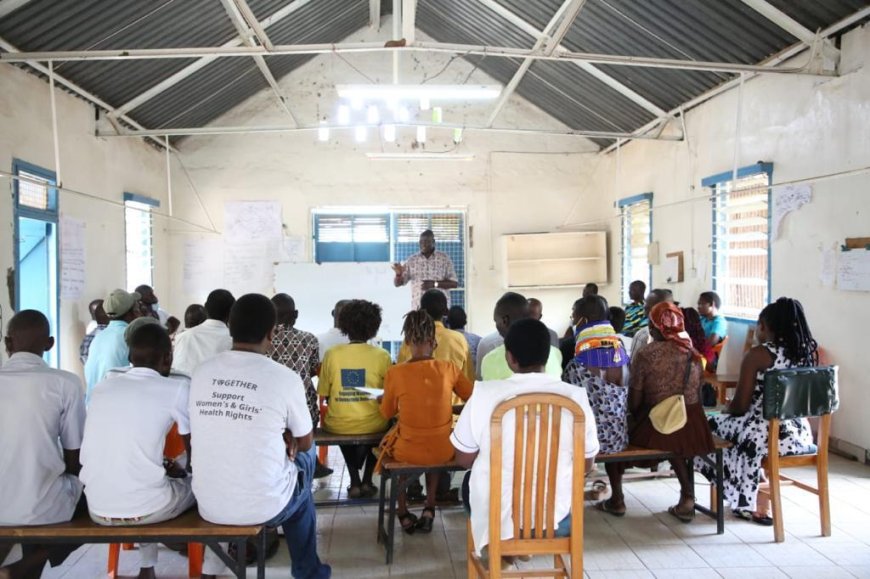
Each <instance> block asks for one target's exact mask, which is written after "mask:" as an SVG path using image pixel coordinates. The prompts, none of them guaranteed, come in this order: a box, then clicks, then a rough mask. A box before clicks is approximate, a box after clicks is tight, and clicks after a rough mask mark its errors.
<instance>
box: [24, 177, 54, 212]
mask: <svg viewBox="0 0 870 579" xmlns="http://www.w3.org/2000/svg"><path fill="white" fill-rule="evenodd" d="M17 173H18V176H19V177H24V179H27V180H26V181H25V180H24V179H20V180H19V181H18V205H19V206H25V207H30V208H32V209H40V210H42V211H53V210H54V209H55V208H54V207H52V204H51V195H50V194H49V186H50V185H51V184H52V183H51V182H50V181H49V180H48V179H46V178H44V177H42V176H40V175H36V174H34V173H31V172H29V171H25V170H23V169H19V170H18V171H17Z"/></svg>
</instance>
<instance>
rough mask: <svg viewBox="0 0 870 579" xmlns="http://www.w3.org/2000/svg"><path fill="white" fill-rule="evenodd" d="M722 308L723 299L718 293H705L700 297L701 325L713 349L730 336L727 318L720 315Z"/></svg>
mask: <svg viewBox="0 0 870 579" xmlns="http://www.w3.org/2000/svg"><path fill="white" fill-rule="evenodd" d="M721 307H722V299H721V298H720V297H719V294H717V293H716V292H703V293H702V294H701V295H700V296H698V313H699V314H701V325H702V326H703V327H704V335H705V336H706V337H707V343H708V344H709V345H710V347H711V348H712V347H714V346H715V345H717V344H718V343H719V342H721V341H722V340H724V339H725V337H726V336H727V335H728V322H726V321H725V316H720V315H719V308H721Z"/></svg>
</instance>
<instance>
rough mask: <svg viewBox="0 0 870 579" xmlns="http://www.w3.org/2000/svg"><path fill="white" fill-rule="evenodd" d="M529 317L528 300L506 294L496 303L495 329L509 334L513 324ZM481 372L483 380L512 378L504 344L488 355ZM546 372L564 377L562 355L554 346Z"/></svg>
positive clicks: (512, 294) (503, 334)
mask: <svg viewBox="0 0 870 579" xmlns="http://www.w3.org/2000/svg"><path fill="white" fill-rule="evenodd" d="M528 317H529V306H528V302H526V298H525V297H523V296H521V295H520V294H518V293H514V292H507V293H506V294H504V295H503V296H502V297H501V298H500V299H499V300H498V301H497V302H496V304H495V309H494V311H493V320H494V321H495V328H496V330H498V333H499V334H501V335H502V336H505V335H506V334H507V331H508V328H509V327H510V326H511V324H513V323H514V322H516V321H518V320H525V319H528ZM536 321H537V320H536ZM544 327H546V326H544ZM547 335H548V336H549V335H550V332H549V331H547ZM480 372H481V376H482V379H483V380H504V379H506V378H510V377H511V375H512V374H513V370H512V369H511V368H510V365H509V364H508V361H507V357H506V355H505V346H504V344H502V345H501V346H499V347H498V348H495V349H494V350H493V351H492V352H490V353H489V354H487V355H486V357H485V358H484V359H483V362H482V363H481V368H480ZM546 372H547V374H549V375H551V376H554V377H561V376H562V354H561V352H559V350H558V348H554V347H553V346H550V355H549V356H548V357H547V370H546Z"/></svg>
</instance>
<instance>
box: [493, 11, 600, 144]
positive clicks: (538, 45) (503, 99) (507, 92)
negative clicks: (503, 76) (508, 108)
mask: <svg viewBox="0 0 870 579" xmlns="http://www.w3.org/2000/svg"><path fill="white" fill-rule="evenodd" d="M585 3H586V0H564V2H562V5H561V6H560V7H559V9H558V10H556V13H555V14H553V17H552V18H550V21H549V22H548V23H547V25H546V26H545V27H544V30H543V31H542V32H541V33H540V36H538V37H537V40H535V45H534V46H533V47H532V52H535V53H537V52H541V51H542V50H544V51H545V52H546V53H547V54H552V53H553V51H552V50H549V49H548V48H545V47H547V46H552V48H554V49H555V47H556V46H558V45H559V43H560V42H561V41H562V38H564V36H565V34H566V33H567V32H568V27H564V26H562V25H564V23H565V21H568V22H569V25H570V24H571V23H573V22H574V18H576V17H577V13H578V12H580V9H581V8H583V5H584V4H585ZM569 18H570V20H569ZM560 22H561V24H560ZM557 26H558V30H559V32H558V33H557V34H556V36H554V37H551V36H550V35H551V34H552V33H553V31H554V30H556V28H557ZM556 37H558V39H557V38H556ZM550 41H555V43H554V44H551V45H550V44H548V42H550ZM533 62H534V60H532V59H531V58H527V59H525V60H524V61H523V62H522V64H520V67H519V68H518V69H517V71H516V72H515V73H514V75H513V77H512V78H511V79H510V82H508V83H507V84H506V85H505V87H504V89H503V90H502V91H501V95H499V98H498V101H497V102H496V103H495V106H494V107H493V109H492V112H491V113H490V114H489V118H488V119H487V121H486V126H487V127H491V126H493V124H495V120H496V118H498V115H499V114H501V111H502V109H504V107H505V105H506V104H507V102H508V100H509V99H510V98H511V96H512V95H513V93H514V91H515V90H516V89H517V87H518V86H519V85H520V82H522V80H523V77H525V76H526V73H527V72H528V71H529V68H531V66H532V63H533Z"/></svg>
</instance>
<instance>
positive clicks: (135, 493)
mask: <svg viewBox="0 0 870 579" xmlns="http://www.w3.org/2000/svg"><path fill="white" fill-rule="evenodd" d="M141 319H151V320H153V321H154V322H155V323H154V324H148V325H140V326H139V327H137V328H136V329H134V330H133V333H132V335H131V336H130V362H131V363H132V365H133V367H132V368H130V369H129V370H127V371H126V372H125V373H123V374H120V375H116V376H111V377H107V378H106V379H105V380H103V381H101V382H100V383H99V384H97V386H96V387H95V388H94V390H93V392H92V393H91V402H90V405H89V407H88V420H87V423H86V424H85V433H84V441H83V442H82V452H81V461H82V472H81V479H82V482H83V483H84V484H85V495H86V496H87V499H88V510H89V511H90V515H91V519H92V520H93V521H94V522H95V523H97V524H99V525H106V526H110V527H111V526H130V525H149V524H152V523H160V522H163V521H168V520H169V519H174V518H175V517H177V516H178V515H180V514H181V513H183V512H184V511H186V510H187V509H189V508H190V507H192V506H193V504H194V502H195V501H194V498H193V491H192V490H191V487H190V478H189V477H188V473H187V471H185V470H184V469H183V468H181V467H180V466H178V465H177V464H176V463H174V462H171V461H170V462H167V463H166V464H164V460H163V448H164V443H165V441H166V435H167V434H168V433H169V430H170V429H171V428H172V425H173V424H177V425H178V432H179V434H181V436H182V438H183V439H184V441H185V446H187V448H188V456H189V448H190V424H189V419H188V396H189V394H190V383H189V380H188V378H187V377H183V378H179V377H178V376H176V377H174V378H173V377H170V376H169V372H170V368H171V367H172V343H171V341H170V339H169V334H168V333H167V331H166V330H165V329H163V327H161V326H160V324H159V322H158V321H157V320H156V319H155V318H141ZM134 324H135V322H134ZM134 324H131V327H133V326H134ZM120 458H123V460H119V459H120ZM139 557H140V564H139V566H140V569H141V570H140V572H139V577H140V578H144V577H154V576H155V574H154V566H155V565H156V564H157V544H155V543H150V544H141V545H140V546H139Z"/></svg>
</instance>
